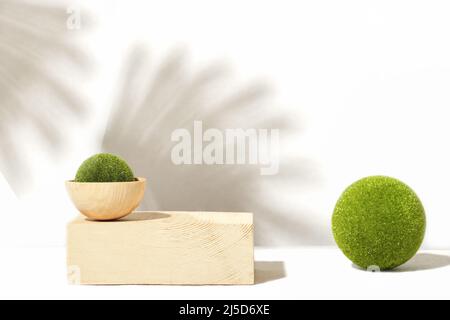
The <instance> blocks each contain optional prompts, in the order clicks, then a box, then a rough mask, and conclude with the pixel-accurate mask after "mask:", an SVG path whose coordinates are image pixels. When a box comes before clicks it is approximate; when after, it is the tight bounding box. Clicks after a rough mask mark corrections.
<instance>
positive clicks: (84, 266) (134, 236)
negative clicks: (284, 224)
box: [67, 212, 254, 285]
mask: <svg viewBox="0 0 450 320" xmlns="http://www.w3.org/2000/svg"><path fill="white" fill-rule="evenodd" d="M67 265H68V269H69V271H70V276H69V277H70V279H69V281H70V282H71V283H79V284H181V285H208V284H211V285H214V284H217V285H240V284H242V285H243V284H253V283H254V261H253V215H252V214H251V213H236V212H134V213H132V214H131V215H129V216H127V217H125V218H123V219H121V220H117V221H110V222H100V221H90V220H88V219H86V218H84V217H81V216H80V217H78V218H77V219H76V220H74V221H72V222H71V223H69V225H68V230H67ZM74 270H75V271H76V272H74Z"/></svg>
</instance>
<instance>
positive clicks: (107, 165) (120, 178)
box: [75, 153, 135, 182]
mask: <svg viewBox="0 0 450 320" xmlns="http://www.w3.org/2000/svg"><path fill="white" fill-rule="evenodd" d="M134 180H135V178H134V174H133V171H132V170H131V168H130V167H129V166H128V164H127V163H126V162H125V160H123V159H121V158H119V157H118V156H115V155H113V154H109V153H100V154H96V155H94V156H92V157H90V158H89V159H87V160H85V161H84V162H83V163H82V164H81V166H80V168H79V169H78V172H77V174H76V177H75V181H76V182H127V181H128V182H129V181H134Z"/></svg>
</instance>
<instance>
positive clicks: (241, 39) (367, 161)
mask: <svg viewBox="0 0 450 320" xmlns="http://www.w3.org/2000/svg"><path fill="white" fill-rule="evenodd" d="M85 2H86V3H85V4H84V5H85V6H86V7H87V8H89V9H90V10H91V12H92V14H91V16H92V19H93V22H94V24H95V27H93V28H92V31H91V32H90V35H88V36H87V38H86V40H85V41H86V43H85V48H86V50H87V51H88V52H90V53H91V55H92V57H93V65H94V67H93V72H92V75H91V76H90V77H89V78H87V79H84V80H83V82H82V83H75V84H74V85H79V86H80V88H82V90H83V91H84V93H85V97H86V100H87V101H88V104H89V109H90V115H89V118H88V121H87V122H86V123H83V124H80V123H69V124H67V125H66V129H65V132H64V135H65V136H66V138H67V141H68V142H67V144H66V146H65V152H64V153H63V154H62V155H61V156H59V157H58V158H50V157H48V156H46V155H45V153H43V152H42V147H41V146H40V145H38V144H36V145H35V146H33V148H35V151H36V152H34V153H33V154H32V155H30V157H32V159H33V172H34V176H33V178H34V183H33V184H31V182H30V185H29V188H28V191H27V192H26V193H24V194H22V195H21V196H20V197H17V196H16V195H14V193H13V192H12V190H11V189H10V188H9V186H8V184H7V182H6V181H5V180H4V179H0V195H1V204H0V205H1V210H0V215H1V219H0V240H1V242H0V243H1V244H2V245H61V244H63V243H64V235H65V227H64V226H65V223H66V222H67V221H68V220H69V219H70V218H71V217H72V216H73V215H74V211H73V209H72V206H71V205H70V203H69V201H68V200H67V197H66V195H65V190H64V188H63V181H64V180H66V179H69V178H71V177H72V176H73V175H74V173H75V170H76V168H77V166H78V165H79V163H80V162H81V161H82V160H83V159H84V158H86V157H87V156H89V155H90V154H92V153H94V152H96V151H98V148H99V145H98V142H97V140H96V138H100V137H101V136H102V134H103V130H104V126H105V123H106V119H107V115H108V112H109V108H108V106H109V105H110V104H111V103H112V101H113V100H114V98H115V95H116V93H117V92H116V91H115V84H116V80H117V76H118V74H119V70H120V67H121V64H122V62H123V59H124V57H125V55H126V53H127V52H128V50H129V48H130V47H131V46H133V44H135V43H136V42H139V43H141V44H146V45H148V46H149V48H150V51H151V52H152V53H154V54H155V55H156V56H157V57H158V56H162V55H164V54H165V53H166V52H167V51H168V50H171V49H172V48H174V47H179V46H181V47H184V48H187V50H188V51H189V52H190V55H191V58H192V60H193V63H194V64H203V63H206V62H208V61H216V60H219V61H222V60H223V61H227V62H228V63H229V64H230V65H231V66H232V68H233V70H234V71H235V73H236V75H237V76H238V77H241V78H254V77H258V78H262V79H266V80H268V81H270V83H271V84H272V85H273V87H274V88H275V89H276V99H277V106H281V108H284V112H285V113H286V114H287V115H288V116H289V117H290V118H291V119H295V121H298V123H299V124H300V126H301V132H300V133H299V134H298V135H296V136H293V137H289V141H288V142H287V144H286V146H288V148H289V150H288V152H292V153H293V154H298V153H300V154H301V155H302V157H304V158H306V159H308V161H309V162H310V163H311V164H312V168H311V170H314V174H315V175H316V176H317V182H316V183H315V184H313V185H311V186H310V187H307V188H302V189H301V191H300V192H299V191H298V190H297V189H295V188H294V189H293V190H292V191H290V192H298V197H299V198H300V199H301V202H302V207H303V208H304V209H306V211H307V214H303V215H301V219H302V220H305V221H307V223H308V225H309V226H310V228H313V229H314V231H315V232H316V233H318V234H320V235H321V238H322V240H321V241H317V244H332V237H331V235H330V226H329V221H330V217H331V213H332V210H333V206H334V204H335V201H336V199H337V197H338V196H339V194H340V193H341V192H342V191H343V189H344V188H345V187H346V186H347V185H348V184H350V183H351V182H353V181H354V180H357V179H359V178H361V177H363V176H367V175H373V174H385V175H391V176H394V177H397V178H399V179H401V180H403V181H405V182H406V183H408V184H409V185H410V186H411V187H412V188H413V189H415V190H416V192H417V193H418V194H419V196H420V197H421V199H422V201H423V203H424V205H425V207H426V210H427V214H428V223H429V225H428V234H427V237H426V246H427V247H429V248H449V247H450V233H449V232H448V230H449V228H450V202H449V201H448V199H449V196H448V194H449V193H450V189H449V188H448V181H450V166H449V164H450V151H449V148H448V146H447V145H448V137H450V126H448V117H449V108H450V94H449V88H450V59H449V57H450V40H449V39H450V19H448V17H449V16H450V3H449V2H448V1H411V0H408V1H395V0H390V1H380V0H379V1H361V0H355V1H332V0H329V1H325V0H319V1H300V0H295V1H294V0H293V1H261V0H258V1H256V0H255V1H253V0H247V1H235V0H228V1H213V0H191V1H182V0H179V1H175V0H165V1H148V0H147V1H145V0H142V1H137V0H115V1H111V0H109V1H106V0H105V1H99V0H91V1H85ZM84 12H85V11H83V14H84ZM68 76H69V77H70V75H68ZM22 139H23V143H27V139H28V137H27V136H26V135H25V136H24V137H22ZM30 181H31V177H30ZM267 188H269V189H268V190H269V191H270V188H271V187H270V186H267ZM286 192H289V191H286ZM294 196H296V195H295V194H294ZM273 200H274V201H277V199H273ZM292 212H293V214H296V208H292ZM271 237H273V239H274V243H277V244H279V243H280V241H277V238H280V237H282V235H280V234H272V235H271ZM282 243H283V244H289V239H283V241H282Z"/></svg>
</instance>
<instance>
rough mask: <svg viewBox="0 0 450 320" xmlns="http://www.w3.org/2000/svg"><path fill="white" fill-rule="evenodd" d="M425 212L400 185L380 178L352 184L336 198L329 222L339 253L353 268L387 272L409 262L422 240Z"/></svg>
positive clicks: (406, 187)
mask: <svg viewBox="0 0 450 320" xmlns="http://www.w3.org/2000/svg"><path fill="white" fill-rule="evenodd" d="M425 227H426V217H425V211H424V208H423V206H422V203H421V202H420V200H419V198H418V197H417V195H416V194H415V193H414V191H413V190H412V189H410V188H409V187H408V186H407V185H406V184H404V183H403V182H401V181H399V180H396V179H393V178H389V177H383V176H374V177H368V178H364V179H362V180H359V181H357V182H355V183H354V184H352V185H351V186H350V187H349V188H348V189H347V190H345V191H344V193H343V194H342V196H341V197H340V198H339V200H338V202H337V204H336V207H335V210H334V214H333V219H332V229H333V235H334V238H335V240H336V243H337V245H338V246H339V248H340V249H341V250H342V252H343V253H344V254H345V255H346V256H347V257H348V258H349V259H350V260H351V261H352V262H353V263H354V264H356V265H357V266H359V267H361V268H364V269H367V268H369V267H378V268H379V269H380V270H390V269H394V268H395V267H398V266H400V265H402V264H404V263H405V262H407V261H408V260H410V259H411V258H412V257H413V256H414V255H415V254H416V253H417V251H418V250H419V248H420V246H421V244H422V241H423V239H424V236H425Z"/></svg>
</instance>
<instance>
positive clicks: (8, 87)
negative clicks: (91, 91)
mask: <svg viewBox="0 0 450 320" xmlns="http://www.w3.org/2000/svg"><path fill="white" fill-rule="evenodd" d="M67 18H68V15H67V13H66V7H65V6H64V5H57V6H54V5H41V4H36V3H30V2H25V1H18V0H14V1H12V0H2V2H0V61H1V65H0V171H1V172H2V173H3V175H4V176H5V178H6V180H7V181H8V183H9V184H10V185H11V187H12V188H13V189H14V191H15V192H16V193H20V192H21V191H22V190H23V189H22V187H24V185H25V181H26V180H29V179H30V178H32V176H31V175H30V172H29V170H28V165H29V162H28V160H26V158H27V156H26V153H27V149H28V146H30V145H32V144H34V143H39V142H45V143H46V145H47V147H48V148H42V149H41V150H42V151H43V152H45V151H46V150H49V151H50V152H51V153H53V154H54V153H55V152H58V151H60V150H61V147H62V139H61V130H62V128H61V120H62V119H65V118H72V117H75V119H78V120H79V119H81V118H82V116H83V115H84V106H83V101H82V100H81V99H80V98H79V95H77V94H76V92H75V91H74V89H73V88H72V87H71V85H72V83H71V80H74V79H75V78H74V79H67V78H65V77H64V76H63V75H62V74H61V73H64V72H65V71H61V69H60V67H61V66H62V65H63V66H65V67H68V68H69V69H67V70H69V72H72V75H74V77H75V76H76V74H75V72H80V74H81V73H84V72H85V71H86V70H87V68H88V67H89V64H90V63H89V60H88V58H87V56H86V55H85V54H84V53H83V52H82V51H81V50H80V49H79V48H78V46H77V41H75V40H76V39H75V38H74V36H72V35H71V34H69V32H70V31H69V30H68V29H67V23H66V22H67ZM23 130H32V132H33V136H31V135H29V136H28V140H27V141H23V140H20V139H19V138H18V136H20V132H22V131H23ZM27 182H28V181H27Z"/></svg>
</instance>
